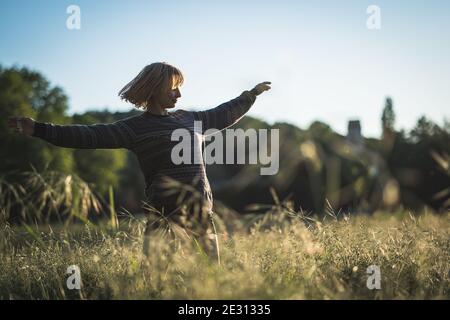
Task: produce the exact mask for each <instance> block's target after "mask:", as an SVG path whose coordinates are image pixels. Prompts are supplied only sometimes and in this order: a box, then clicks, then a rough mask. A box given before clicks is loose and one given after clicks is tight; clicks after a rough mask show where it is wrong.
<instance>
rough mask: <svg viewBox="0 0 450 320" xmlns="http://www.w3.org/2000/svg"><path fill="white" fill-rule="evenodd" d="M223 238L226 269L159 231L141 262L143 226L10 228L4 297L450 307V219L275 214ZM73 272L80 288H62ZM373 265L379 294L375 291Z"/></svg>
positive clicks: (1, 244)
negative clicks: (426, 302) (446, 303)
mask: <svg viewBox="0 0 450 320" xmlns="http://www.w3.org/2000/svg"><path fill="white" fill-rule="evenodd" d="M234 225H235V226H240V227H236V231H235V232H234V233H232V234H229V235H225V234H224V233H222V232H221V231H220V230H224V226H222V225H220V223H219V224H218V228H219V233H220V242H219V243H220V259H221V261H220V265H219V263H218V262H217V260H216V259H215V258H214V257H212V258H210V257H208V256H207V255H205V254H204V252H203V251H202V250H201V249H200V248H199V247H198V246H196V245H195V243H194V244H193V243H192V241H191V242H189V241H188V242H180V241H177V242H173V241H169V240H168V238H166V237H164V235H163V234H161V233H155V234H154V235H152V238H151V244H152V246H151V254H150V256H149V257H146V256H145V255H143V254H142V242H143V228H144V224H143V221H142V220H139V219H136V218H130V219H120V226H119V229H116V230H115V231H114V229H111V228H107V227H99V226H95V225H92V224H76V225H72V226H67V227H64V226H57V225H56V226H53V227H51V226H40V227H36V226H22V227H11V226H10V225H8V224H5V223H2V225H1V232H0V250H1V251H0V271H1V272H0V298H1V299H407V298H413V299H449V298H450V293H449V289H450V288H449V284H450V281H449V280H450V275H449V274H450V263H449V262H450V259H449V258H450V257H449V256H450V237H449V230H450V218H449V215H448V214H447V215H444V216H435V215H433V214H430V213H428V214H427V213H425V214H422V215H420V216H412V215H410V214H408V213H398V214H396V215H392V214H383V213H377V214H375V215H373V216H370V217H369V216H347V217H345V216H344V217H339V219H338V218H336V217H332V216H327V219H325V220H320V222H319V221H317V220H311V219H309V218H305V217H300V216H296V217H288V216H287V215H286V214H285V213H283V212H271V213H268V214H266V215H265V216H264V218H263V219H262V220H261V219H260V220H258V219H255V220H253V221H252V222H248V221H247V222H246V225H245V224H244V223H242V222H241V221H238V222H234ZM70 265H77V266H78V267H79V268H80V272H81V279H82V280H81V281H82V286H81V290H76V289H75V290H69V289H68V288H67V286H66V280H67V278H68V276H69V275H68V274H66V271H67V268H68V266H70ZM370 265H377V266H379V268H380V271H381V289H380V290H377V289H373V290H369V289H368V287H367V285H366V282H367V279H368V277H369V276H370V275H369V274H367V273H366V270H367V268H368V267H369V266H370Z"/></svg>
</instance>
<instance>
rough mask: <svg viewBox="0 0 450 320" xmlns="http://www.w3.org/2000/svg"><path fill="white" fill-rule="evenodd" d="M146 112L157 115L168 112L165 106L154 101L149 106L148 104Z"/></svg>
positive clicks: (163, 114)
mask: <svg viewBox="0 0 450 320" xmlns="http://www.w3.org/2000/svg"><path fill="white" fill-rule="evenodd" d="M147 112H148V113H151V114H155V115H158V116H165V115H167V114H168V113H167V110H166V109H165V108H163V107H162V106H161V105H159V104H156V103H154V104H152V105H151V106H148V108H147Z"/></svg>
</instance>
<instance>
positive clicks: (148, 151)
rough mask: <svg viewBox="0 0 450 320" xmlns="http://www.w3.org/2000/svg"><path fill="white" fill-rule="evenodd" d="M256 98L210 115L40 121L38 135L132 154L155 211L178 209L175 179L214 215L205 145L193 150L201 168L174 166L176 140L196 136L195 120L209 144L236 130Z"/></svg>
mask: <svg viewBox="0 0 450 320" xmlns="http://www.w3.org/2000/svg"><path fill="white" fill-rule="evenodd" d="M255 99H256V94H255V91H254V90H251V91H244V92H242V94H241V95H240V96H239V97H237V98H234V99H232V100H230V101H228V102H225V103H223V104H221V105H219V106H218V107H215V108H213V109H209V110H206V111H198V112H195V111H186V110H177V111H175V112H169V113H168V114H167V115H154V114H151V113H149V112H143V113H141V114H139V115H136V116H132V117H128V118H126V119H122V120H119V121H116V122H114V123H110V124H93V125H79V124H73V125H55V124H51V123H44V122H36V123H35V127H34V134H33V136H35V137H39V138H41V139H43V140H45V141H47V142H49V143H51V144H53V145H56V146H60V147H66V148H77V149H115V148H125V149H128V150H130V151H132V152H133V153H134V154H135V155H136V156H137V159H138V160H139V164H140V168H141V171H142V173H143V175H144V177H145V184H146V188H145V194H146V197H147V201H148V202H149V203H150V204H151V205H152V206H154V207H155V208H157V209H158V210H161V211H164V212H166V213H167V212H169V211H172V210H175V209H176V206H175V203H176V199H177V194H172V195H167V192H166V191H167V190H165V187H164V181H165V177H169V178H172V179H175V180H177V181H179V182H181V183H183V184H191V185H193V186H194V187H195V189H196V190H197V191H198V192H200V195H201V199H202V200H201V201H202V206H203V208H204V209H205V210H209V211H211V210H212V206H213V198H212V192H211V188H210V185H209V182H208V178H207V176H206V170H205V164H204V160H203V156H202V155H203V150H202V149H203V143H200V144H197V146H195V147H194V148H192V152H198V154H200V157H199V159H200V161H199V163H192V164H179V165H176V164H174V163H173V162H172V159H171V152H172V148H173V147H174V146H175V145H176V144H178V143H179V142H178V141H172V140H171V135H172V132H173V131H174V130H175V129H179V128H186V129H188V130H189V131H190V132H191V133H192V134H193V133H194V121H201V124H202V130H203V131H202V133H200V137H201V138H202V140H201V141H204V133H205V131H206V130H208V129H218V130H222V129H225V128H227V127H229V126H231V125H233V124H234V123H236V122H237V121H238V120H239V119H241V118H242V117H243V116H244V114H245V113H246V112H247V111H248V110H249V109H250V107H251V106H252V105H253V103H254V102H255ZM192 162H193V161H192Z"/></svg>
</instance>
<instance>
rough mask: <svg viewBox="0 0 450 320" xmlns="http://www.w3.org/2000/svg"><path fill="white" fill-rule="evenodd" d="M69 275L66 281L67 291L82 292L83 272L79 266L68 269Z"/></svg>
mask: <svg viewBox="0 0 450 320" xmlns="http://www.w3.org/2000/svg"><path fill="white" fill-rule="evenodd" d="M66 273H67V274H69V277H68V278H67V281H66V286H67V289H69V290H75V289H76V290H80V289H81V271H80V267H78V266H77V265H71V266H69V267H67V271H66Z"/></svg>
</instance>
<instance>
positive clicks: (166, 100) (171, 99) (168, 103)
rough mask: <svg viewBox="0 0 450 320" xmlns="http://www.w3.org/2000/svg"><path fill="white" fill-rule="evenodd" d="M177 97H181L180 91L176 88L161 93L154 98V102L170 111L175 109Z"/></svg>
mask: <svg viewBox="0 0 450 320" xmlns="http://www.w3.org/2000/svg"><path fill="white" fill-rule="evenodd" d="M179 97H181V93H180V89H179V88H178V87H177V88H174V89H170V90H169V91H167V92H165V91H163V92H161V93H160V94H159V95H157V96H155V102H156V103H158V104H159V105H160V106H161V107H162V108H164V109H170V108H173V107H175V104H176V103H177V100H178V98H179Z"/></svg>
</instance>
